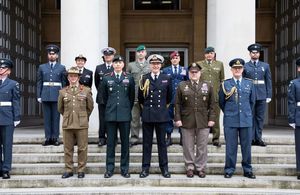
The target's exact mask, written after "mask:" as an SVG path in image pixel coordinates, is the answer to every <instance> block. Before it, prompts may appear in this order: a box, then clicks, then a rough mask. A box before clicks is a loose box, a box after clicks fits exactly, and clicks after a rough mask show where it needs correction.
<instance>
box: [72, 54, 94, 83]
mask: <svg viewBox="0 0 300 195" xmlns="http://www.w3.org/2000/svg"><path fill="white" fill-rule="evenodd" d="M86 61H87V59H86V57H84V56H83V55H82V54H80V55H78V56H77V57H76V58H75V62H76V66H77V68H78V70H79V73H80V74H81V76H80V79H79V84H80V85H84V86H86V87H89V88H92V85H93V71H91V70H89V69H87V68H85V67H84V65H85V63H86Z"/></svg>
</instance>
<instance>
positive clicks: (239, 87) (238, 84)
mask: <svg viewBox="0 0 300 195" xmlns="http://www.w3.org/2000/svg"><path fill="white" fill-rule="evenodd" d="M236 86H237V89H238V90H240V89H241V86H240V80H237V81H236Z"/></svg>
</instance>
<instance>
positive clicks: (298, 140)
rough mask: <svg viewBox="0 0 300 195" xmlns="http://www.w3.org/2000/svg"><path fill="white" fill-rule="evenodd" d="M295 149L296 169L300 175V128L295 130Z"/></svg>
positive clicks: (297, 127)
mask: <svg viewBox="0 0 300 195" xmlns="http://www.w3.org/2000/svg"><path fill="white" fill-rule="evenodd" d="M295 149H296V169H297V174H298V175H300V126H296V129H295Z"/></svg>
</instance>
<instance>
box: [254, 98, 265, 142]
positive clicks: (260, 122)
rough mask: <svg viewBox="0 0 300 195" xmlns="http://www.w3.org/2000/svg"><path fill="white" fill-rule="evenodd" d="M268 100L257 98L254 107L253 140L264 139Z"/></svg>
mask: <svg viewBox="0 0 300 195" xmlns="http://www.w3.org/2000/svg"><path fill="white" fill-rule="evenodd" d="M266 104H267V103H266V100H256V101H255V105H254V109H253V134H252V135H253V137H252V140H253V141H260V140H261V139H262V130H263V127H264V118H265V112H266Z"/></svg>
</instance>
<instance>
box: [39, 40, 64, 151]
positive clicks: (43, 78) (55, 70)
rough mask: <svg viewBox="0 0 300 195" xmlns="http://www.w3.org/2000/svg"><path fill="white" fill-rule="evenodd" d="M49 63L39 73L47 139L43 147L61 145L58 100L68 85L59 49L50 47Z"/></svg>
mask: <svg viewBox="0 0 300 195" xmlns="http://www.w3.org/2000/svg"><path fill="white" fill-rule="evenodd" d="M46 49H47V52H48V61H49V62H47V63H45V64H41V65H40V66H39V68H38V72H37V100H38V102H40V103H42V105H43V114H44V127H45V138H46V140H45V141H44V142H43V146H48V145H55V146H58V145H59V112H58V111H57V100H58V94H59V90H60V89H62V87H64V86H65V85H66V75H65V73H66V69H65V66H64V65H62V64H60V63H59V62H57V59H58V52H59V48H58V46H56V45H48V46H47V47H46Z"/></svg>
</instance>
